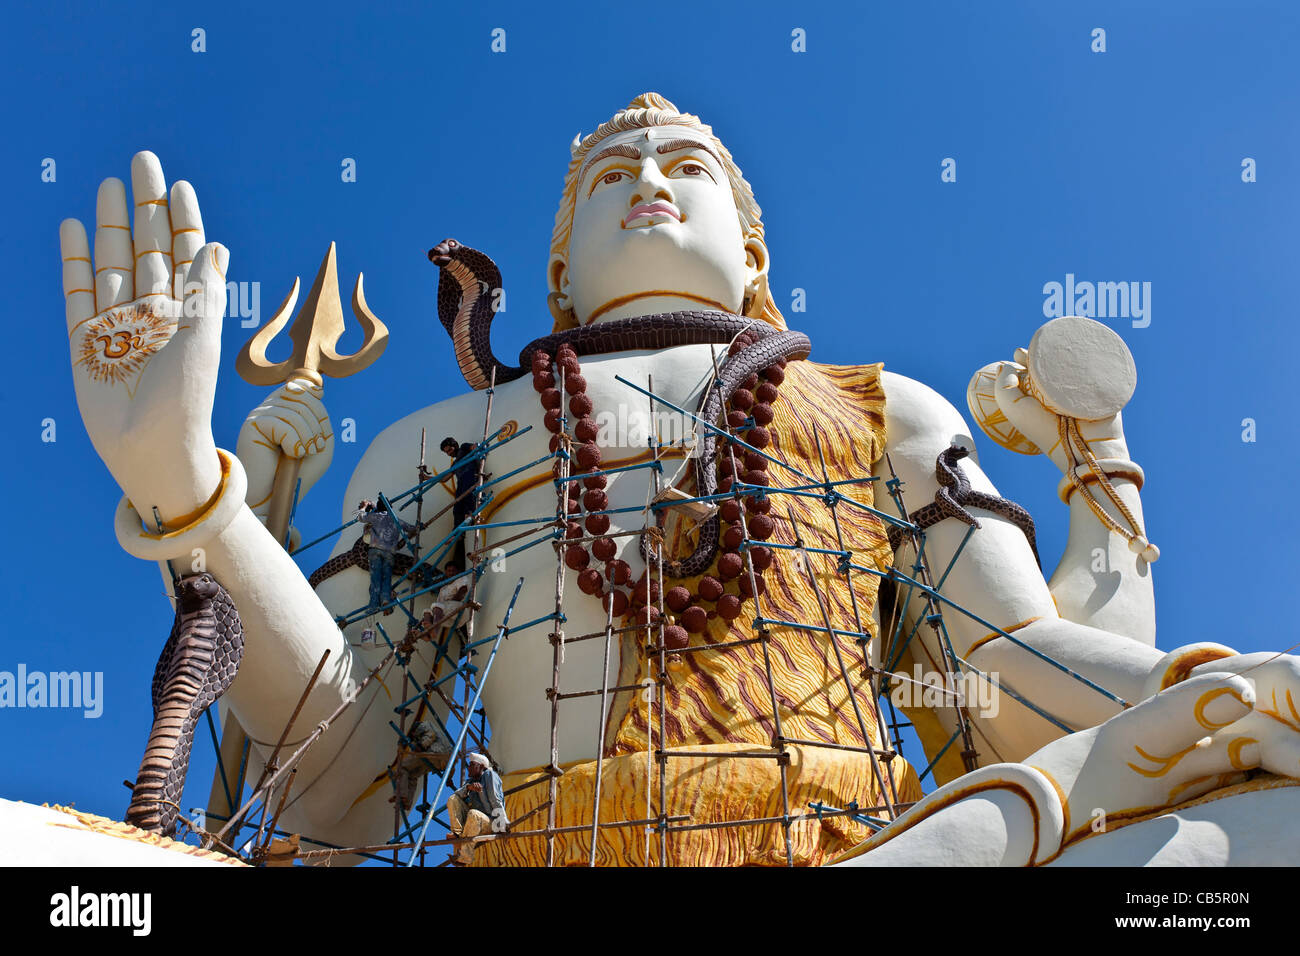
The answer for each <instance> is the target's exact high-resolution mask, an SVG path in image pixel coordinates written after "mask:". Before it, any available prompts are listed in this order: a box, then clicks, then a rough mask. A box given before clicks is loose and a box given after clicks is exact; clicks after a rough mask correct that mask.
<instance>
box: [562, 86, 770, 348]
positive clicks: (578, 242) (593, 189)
mask: <svg viewBox="0 0 1300 956" xmlns="http://www.w3.org/2000/svg"><path fill="white" fill-rule="evenodd" d="M570 151H571V153H572V158H571V159H570V161H569V170H568V173H567V174H566V176H565V180H564V194H563V196H562V197H561V200H560V211H559V213H558V214H557V215H556V217H555V231H554V233H553V235H552V238H551V257H550V261H549V263H548V266H547V286H548V288H549V290H550V297H549V302H550V306H551V313H552V315H553V316H554V318H555V329H556V331H560V330H563V329H566V328H572V327H574V326H576V325H579V324H586V323H589V322H598V321H601V320H603V319H614V318H624V317H627V316H631V315H641V314H646V313H650V312H659V311H668V310H672V309H685V308H697V309H720V310H723V311H726V312H735V313H739V314H742V315H747V316H750V317H753V318H761V319H764V320H766V321H768V322H770V323H771V324H773V325H775V326H777V327H778V328H785V322H784V320H783V319H782V318H781V313H780V312H779V311H778V310H777V308H776V305H775V303H774V302H773V301H772V297H771V295H770V294H769V293H768V287H767V268H768V253H767V245H766V244H765V243H764V241H763V223H762V220H761V218H760V217H761V215H762V211H761V210H760V209H759V207H758V203H757V202H755V201H754V193H753V190H752V189H751V188H750V186H749V183H747V182H746V181H745V178H744V176H742V175H741V172H740V169H739V168H738V167H737V166H736V164H735V162H734V161H733V160H732V158H731V154H730V153H729V152H728V151H727V148H726V147H725V146H723V145H722V143H721V141H719V140H718V138H717V137H716V136H714V135H713V130H712V129H710V128H709V127H708V126H706V125H705V124H704V123H702V122H700V120H699V118H698V117H696V116H692V115H691V114H689V113H681V112H679V111H678V110H677V107H675V106H674V105H673V104H672V103H670V102H668V100H666V99H664V98H663V97H662V96H660V95H659V94H657V93H645V94H643V95H641V96H638V97H637V98H636V99H634V100H633V101H632V102H631V103H630V104H629V105H628V107H627V109H625V110H623V111H622V112H620V113H617V114H615V116H614V117H613V118H612V119H610V120H609V121H608V122H605V123H602V124H601V125H600V126H599V127H598V128H597V129H596V131H595V132H593V133H591V134H590V135H588V136H586V137H583V136H582V135H581V134H579V135H578V136H576V137H574V140H573V144H572V145H571V147H570Z"/></svg>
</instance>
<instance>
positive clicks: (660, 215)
mask: <svg viewBox="0 0 1300 956" xmlns="http://www.w3.org/2000/svg"><path fill="white" fill-rule="evenodd" d="M664 217H669V218H671V219H674V220H676V221H677V222H681V221H682V214H681V213H679V212H678V211H677V207H676V206H674V205H673V204H672V203H668V202H664V201H663V200H656V201H654V202H652V203H642V204H641V205H639V206H637V207H635V208H634V209H633V210H632V211H631V212H630V213H628V214H627V218H626V219H624V220H623V223H622V225H623V228H624V229H639V228H641V227H642V226H653V225H656V222H655V220H659V221H664ZM637 220H643V221H642V222H638V223H637V224H636V225H632V223H633V222H636V221H637Z"/></svg>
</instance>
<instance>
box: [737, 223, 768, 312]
mask: <svg viewBox="0 0 1300 956" xmlns="http://www.w3.org/2000/svg"><path fill="white" fill-rule="evenodd" d="M767 267H768V255H767V245H766V243H764V242H763V240H762V239H760V238H759V237H758V236H750V238H749V239H747V240H746V241H745V296H744V304H743V305H742V307H741V314H742V315H745V316H747V317H749V318H752V319H758V318H762V315H763V306H764V304H765V303H766V302H767Z"/></svg>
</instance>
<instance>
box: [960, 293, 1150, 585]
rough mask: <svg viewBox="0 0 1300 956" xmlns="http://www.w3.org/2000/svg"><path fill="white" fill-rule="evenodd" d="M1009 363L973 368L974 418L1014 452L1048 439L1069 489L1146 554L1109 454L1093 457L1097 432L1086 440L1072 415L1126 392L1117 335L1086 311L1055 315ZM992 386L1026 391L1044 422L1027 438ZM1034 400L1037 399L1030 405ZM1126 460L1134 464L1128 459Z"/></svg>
mask: <svg viewBox="0 0 1300 956" xmlns="http://www.w3.org/2000/svg"><path fill="white" fill-rule="evenodd" d="M1015 363H1016V364H1015V365H1012V366H1011V367H1010V368H1008V367H1007V366H1008V363H1005V362H994V363H992V364H990V365H986V366H985V367H984V368H982V369H980V370H979V371H978V372H976V373H975V375H974V377H973V378H972V379H971V381H970V384H969V385H968V386H967V389H966V402H967V405H968V406H969V408H970V411H971V415H972V416H973V417H974V419H975V421H976V422H978V423H979V426H980V428H981V429H983V431H984V432H985V433H986V434H987V435H988V436H989V437H990V438H992V439H993V440H994V441H995V442H997V443H998V444H999V445H1001V446H1002V447H1004V448H1008V449H1010V450H1011V451H1014V452H1018V453H1020V454H1024V455H1035V454H1039V453H1040V452H1041V450H1042V448H1041V447H1040V445H1041V446H1046V445H1047V444H1048V443H1049V442H1050V443H1051V450H1052V457H1053V459H1054V460H1055V459H1058V458H1062V457H1063V460H1060V461H1057V464H1060V465H1062V466H1063V469H1064V471H1065V474H1066V476H1067V478H1068V479H1069V481H1070V482H1071V483H1072V484H1073V487H1074V490H1075V491H1077V492H1078V493H1080V494H1081V495H1082V496H1083V498H1084V500H1085V501H1087V502H1088V504H1089V506H1090V508H1091V509H1092V511H1093V512H1094V513H1095V514H1096V515H1097V517H1098V519H1099V520H1100V521H1101V522H1102V524H1104V525H1105V526H1106V527H1108V528H1110V530H1112V531H1114V532H1115V533H1116V534H1119V535H1120V536H1121V537H1124V538H1125V539H1126V540H1127V541H1128V542H1129V547H1130V549H1131V550H1133V551H1134V553H1137V554H1141V555H1143V557H1145V558H1146V560H1147V561H1148V562H1151V561H1154V560H1155V559H1156V558H1157V557H1158V556H1159V550H1158V549H1157V548H1156V547H1155V546H1154V545H1152V544H1150V543H1149V542H1148V541H1147V539H1146V537H1145V536H1144V534H1143V532H1142V528H1141V525H1140V523H1139V522H1138V521H1137V519H1136V518H1135V517H1134V516H1133V515H1132V513H1131V512H1130V510H1129V508H1128V507H1127V506H1126V505H1125V504H1124V503H1123V501H1122V500H1121V499H1120V498H1119V495H1118V493H1117V492H1116V491H1115V489H1114V486H1113V485H1112V484H1111V483H1110V481H1109V478H1108V475H1110V474H1113V472H1108V471H1107V466H1111V467H1114V465H1115V462H1114V460H1113V459H1109V458H1108V459H1106V460H1105V461H1099V459H1098V457H1097V455H1096V447H1097V445H1099V444H1100V441H1101V440H1099V439H1092V440H1091V441H1090V440H1088V439H1086V438H1085V437H1084V436H1083V434H1082V433H1081V431H1080V423H1100V422H1107V421H1109V420H1111V419H1114V418H1115V416H1117V415H1118V414H1119V412H1120V411H1121V410H1122V409H1123V408H1124V406H1125V405H1127V404H1128V401H1129V399H1131V398H1132V397H1133V391H1134V389H1135V388H1136V387H1137V366H1136V364H1135V363H1134V361H1133V355H1132V353H1131V352H1130V351H1129V349H1128V346H1127V345H1125V344H1124V340H1123V339H1121V338H1120V337H1119V335H1118V334H1116V333H1115V332H1114V331H1112V330H1111V329H1110V328H1108V327H1107V326H1105V325H1103V324H1102V323H1100V322H1097V321H1094V320H1093V319H1089V318H1085V317H1083V316H1074V315H1071V316H1063V317H1062V318H1059V319H1053V320H1052V321H1050V322H1048V323H1047V324H1045V325H1043V326H1042V327H1041V328H1039V330H1038V331H1037V332H1035V333H1034V337H1033V338H1032V339H1031V340H1030V343H1029V348H1028V349H1027V350H1026V349H1017V350H1016V354H1015ZM1013 370H1014V371H1013ZM999 383H1000V384H999ZM999 387H1002V388H1003V389H1006V388H1010V389H1011V394H1012V395H1015V394H1016V391H1015V390H1016V389H1017V388H1018V389H1019V392H1020V393H1021V394H1023V395H1024V396H1026V397H1027V398H1029V399H1031V401H1030V402H1029V403H1028V409H1027V415H1026V416H1025V417H1026V418H1028V417H1029V416H1028V413H1029V412H1032V413H1034V414H1036V415H1037V416H1038V417H1046V421H1045V422H1043V423H1041V424H1042V425H1043V426H1044V427H1040V428H1035V429H1033V432H1034V437H1033V438H1030V437H1028V436H1026V435H1025V434H1024V433H1022V432H1021V431H1020V430H1018V429H1017V428H1016V427H1015V425H1014V424H1013V423H1012V421H1011V420H1010V419H1009V418H1008V415H1007V414H1006V413H1005V412H1004V409H1005V408H1007V405H1006V401H1005V398H1004V399H1003V404H1002V405H1001V406H1000V405H999V403H998V399H997V389H998V388H999ZM1035 405H1037V406H1039V407H1038V408H1037V409H1035V408H1033V406H1035ZM1018 417H1019V416H1018ZM1052 417H1054V418H1055V422H1052V421H1051V418H1052ZM1045 439H1046V441H1045ZM1127 464H1129V465H1131V463H1127ZM1132 468H1133V469H1134V470H1136V466H1132ZM1122 473H1124V474H1127V473H1126V472H1122ZM1139 473H1140V472H1139ZM1090 483H1095V484H1097V485H1099V486H1100V488H1101V490H1102V492H1103V493H1104V494H1105V497H1107V498H1109V499H1110V501H1111V503H1112V504H1113V505H1114V508H1115V510H1116V511H1117V512H1118V513H1119V514H1120V515H1121V516H1122V517H1123V518H1124V519H1125V520H1126V521H1127V522H1128V524H1129V526H1130V527H1129V528H1125V527H1124V526H1123V525H1122V524H1120V523H1119V522H1118V521H1116V520H1115V518H1114V517H1113V516H1112V515H1110V514H1108V513H1107V510H1106V509H1105V508H1103V507H1102V505H1101V504H1100V502H1098V501H1097V499H1096V498H1095V497H1094V496H1093V494H1092V492H1091V490H1090V489H1089V487H1088V485H1089V484H1090ZM1130 529H1131V530H1130Z"/></svg>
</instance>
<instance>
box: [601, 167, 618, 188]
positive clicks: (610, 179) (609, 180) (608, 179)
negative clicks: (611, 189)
mask: <svg viewBox="0 0 1300 956" xmlns="http://www.w3.org/2000/svg"><path fill="white" fill-rule="evenodd" d="M622 178H623V171H622V170H620V169H615V170H613V171H612V172H608V173H606V174H605V175H604V176H602V177H601V178H600V181H601V182H602V183H604V184H606V185H608V186H612V185H614V183H616V182H618V181H619V180H620V179H622Z"/></svg>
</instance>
